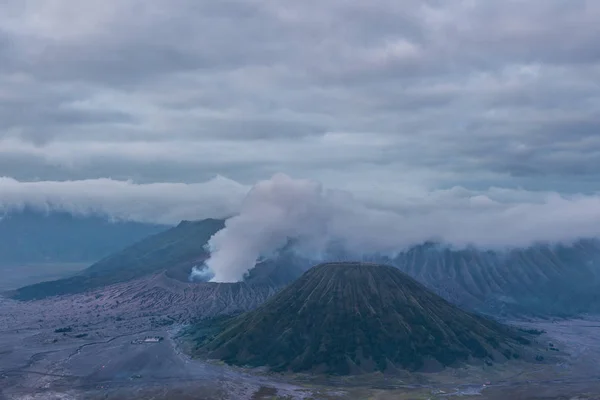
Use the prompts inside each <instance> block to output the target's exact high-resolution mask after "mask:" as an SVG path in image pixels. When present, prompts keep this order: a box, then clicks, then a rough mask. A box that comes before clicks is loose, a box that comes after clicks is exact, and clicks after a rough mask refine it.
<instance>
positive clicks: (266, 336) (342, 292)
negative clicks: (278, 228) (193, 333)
mask: <svg viewBox="0 0 600 400" xmlns="http://www.w3.org/2000/svg"><path fill="white" fill-rule="evenodd" d="M215 333H216V334H215ZM215 333H213V334H212V335H208V337H206V336H205V337H203V338H201V339H197V341H198V346H197V351H198V354H202V355H204V356H207V357H208V358H213V359H221V360H223V361H225V362H226V363H228V364H235V365H242V366H251V367H258V366H267V367H269V368H270V369H271V370H274V371H293V372H302V371H307V372H315V373H326V374H336V375H347V374H354V373H367V372H375V371H389V370H396V369H404V370H423V369H424V368H428V366H431V365H435V366H436V367H437V368H439V367H440V366H454V365H459V364H460V363H461V362H467V361H475V360H477V359H480V360H482V361H483V360H485V361H486V362H488V363H490V362H491V360H498V358H502V359H506V358H513V357H515V358H516V357H518V356H519V355H518V351H519V350H521V349H522V348H523V345H526V344H528V343H529V340H528V339H526V338H525V337H523V336H521V334H520V333H517V331H516V330H514V329H513V328H511V327H508V326H505V325H502V324H500V323H497V322H495V321H492V320H489V319H486V318H484V317H481V316H477V315H474V314H470V313H467V312H465V311H462V310H461V309H459V308H457V307H456V306H453V305H452V304H450V303H448V302H447V301H446V300H444V299H442V298H441V297H439V296H438V295H436V294H434V293H433V292H431V291H430V290H428V289H427V288H426V287H425V286H423V285H421V284H420V283H418V282H417V281H415V280H414V279H412V278H410V277H409V276H408V275H406V274H404V273H402V272H401V271H399V270H398V269H397V268H394V267H390V266H386V265H378V264H366V263H327V264H321V265H318V266H315V267H313V268H312V269H310V270H308V271H307V272H306V273H304V275H302V276H301V277H300V278H299V279H298V280H297V281H295V282H294V283H293V284H291V285H290V286H288V287H287V288H285V289H284V290H283V291H281V292H279V293H278V294H277V295H275V296H273V297H272V298H271V299H270V300H268V301H267V302H266V303H264V304H263V305H262V306H260V307H259V308H257V309H255V310H253V311H250V312H248V313H245V314H242V315H239V316H237V317H235V318H233V319H231V320H229V321H227V322H225V323H221V324H220V327H219V330H218V331H217V332H215Z"/></svg>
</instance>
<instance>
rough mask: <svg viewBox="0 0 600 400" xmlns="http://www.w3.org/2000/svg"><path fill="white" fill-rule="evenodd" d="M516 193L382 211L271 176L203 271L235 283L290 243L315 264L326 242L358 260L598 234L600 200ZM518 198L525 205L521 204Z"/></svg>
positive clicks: (440, 197)
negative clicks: (419, 249) (421, 249)
mask: <svg viewBox="0 0 600 400" xmlns="http://www.w3.org/2000/svg"><path fill="white" fill-rule="evenodd" d="M511 193H513V194H515V193H516V194H517V196H510V194H511ZM524 193H528V192H522V191H507V190H501V189H493V190H491V191H490V195H484V194H473V193H471V192H469V191H467V190H466V189H460V188H456V189H451V190H448V191H438V192H436V193H435V194H431V195H429V196H427V198H423V199H422V202H421V203H420V204H419V202H417V201H415V200H414V199H412V200H406V199H398V202H397V206H396V207H395V209H394V210H390V209H386V210H383V209H381V208H372V207H367V206H366V205H365V203H364V202H361V201H358V200H357V199H355V198H354V197H353V196H352V195H351V194H350V193H347V192H342V191H335V190H327V189H324V188H323V187H322V186H321V185H320V184H318V183H316V182H313V181H309V180H294V179H291V178H290V177H288V176H286V175H283V174H278V175H275V176H274V177H273V178H272V179H270V180H267V181H261V182H259V183H257V184H256V185H255V186H254V187H253V188H252V189H251V190H250V192H249V193H248V195H247V196H246V198H245V199H244V201H243V203H242V206H241V209H240V213H239V214H238V215H236V216H234V217H232V218H230V219H228V220H227V222H226V226H225V228H224V229H223V230H221V231H220V232H218V233H217V234H215V235H214V236H213V237H212V238H211V240H210V241H209V249H210V251H211V257H210V258H209V259H208V260H207V262H206V266H208V268H209V269H210V270H211V271H212V272H213V273H214V277H213V279H212V280H213V281H215V282H235V281H239V280H241V279H242V278H243V276H244V274H245V273H246V272H247V271H248V270H250V269H252V268H253V267H254V265H255V263H256V260H257V259H258V258H259V257H260V256H262V255H268V254H270V253H273V252H274V251H276V250H277V249H279V248H281V247H282V246H284V245H285V244H286V243H287V242H288V241H289V240H290V239H293V240H294V242H295V243H297V244H298V246H299V247H300V248H301V249H302V251H303V252H306V253H307V254H309V255H313V256H314V258H318V257H319V254H320V253H321V252H322V251H324V250H325V249H326V247H327V246H328V245H330V244H331V243H334V242H335V243H336V244H337V245H341V246H342V247H343V248H344V250H345V251H346V252H348V253H350V254H352V253H355V254H356V255H363V254H372V253H384V254H390V253H395V252H398V251H401V250H403V249H406V248H407V247H409V246H412V245H415V244H420V243H423V242H424V241H427V240H435V241H440V242H443V243H447V244H450V245H453V246H457V247H464V246H469V245H474V246H478V247H482V248H506V247H522V246H528V245H530V244H532V243H534V242H569V241H573V240H576V239H578V238H581V237H597V236H599V235H600V197H598V196H583V195H578V196H573V197H570V198H566V197H561V196H560V195H558V194H555V193H536V194H531V195H529V196H524ZM507 197H508V198H510V197H513V198H519V201H520V202H519V203H514V202H511V201H510V200H507ZM523 197H528V200H529V201H530V202H528V203H523V202H522V201H523Z"/></svg>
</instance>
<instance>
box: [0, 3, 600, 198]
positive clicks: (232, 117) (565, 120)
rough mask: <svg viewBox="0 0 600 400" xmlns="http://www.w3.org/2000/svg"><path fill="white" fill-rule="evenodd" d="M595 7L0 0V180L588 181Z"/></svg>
mask: <svg viewBox="0 0 600 400" xmlns="http://www.w3.org/2000/svg"><path fill="white" fill-rule="evenodd" d="M598 21H600V1H597V0H464V1H463V0H447V1H445V0H429V1H424V0H414V1H413V0H370V1H358V0H318V1H317V0H303V1H280V0H273V1H269V0H239V1H238V0H219V1H214V0H152V1H142V0H87V1H81V0H0V177H2V176H3V177H5V178H4V179H2V180H0V191H4V197H6V196H7V195H6V193H9V192H10V193H12V194H11V195H12V196H17V194H18V193H25V192H26V193H29V195H31V193H33V192H35V191H45V190H50V191H51V192H52V195H53V196H59V195H60V193H61V190H63V189H64V190H67V192H65V193H73V192H74V191H77V190H81V189H76V188H77V187H79V188H85V187H88V188H89V187H91V186H90V185H95V186H94V187H96V188H100V187H106V188H108V187H121V188H123V187H125V186H126V187H127V189H126V190H125V191H124V192H123V193H129V194H127V196H130V195H132V194H131V193H133V192H135V193H137V194H136V196H142V195H146V196H148V197H151V195H152V193H157V192H152V191H148V190H149V189H148V188H149V187H152V188H159V191H162V190H164V186H160V185H159V186H151V185H150V186H148V185H146V184H156V183H162V184H165V183H171V184H176V186H173V187H178V188H185V187H187V186H186V185H183V186H182V185H181V184H198V185H209V186H208V187H210V185H211V184H214V181H210V182H208V183H203V182H206V181H208V180H210V179H212V178H214V177H215V176H217V175H218V176H222V177H226V178H228V179H231V180H232V181H231V182H229V181H227V180H224V178H218V179H217V185H220V184H223V182H229V183H227V184H226V185H225V186H227V185H229V186H227V187H228V189H227V190H233V191H239V190H241V189H240V188H241V187H246V186H248V185H252V184H253V183H255V182H256V181H257V180H260V179H268V178H269V177H271V176H272V175H273V174H275V173H278V172H283V173H286V174H289V175H291V176H293V177H299V178H310V179H314V180H317V181H319V182H322V183H323V184H324V185H326V186H327V187H333V188H340V189H346V190H349V191H351V192H354V193H356V194H358V195H359V196H363V197H364V196H365V193H369V194H370V195H371V197H373V198H385V202H387V203H389V202H392V203H393V202H394V199H395V198H397V197H402V196H404V197H406V195H407V194H414V193H421V194H423V193H430V192H432V191H436V190H443V189H449V188H452V187H462V188H466V190H469V191H478V193H479V192H481V191H489V190H496V189H490V188H491V187H495V188H506V189H511V190H515V189H516V191H513V192H511V193H524V192H531V191H543V192H559V193H562V194H569V195H570V194H576V193H582V194H587V195H591V194H593V193H594V192H596V191H598V190H600V46H599V45H598V43H600V23H598ZM99 178H108V180H107V179H104V180H100V181H96V179H99ZM66 180H75V181H82V180H85V181H82V182H79V184H80V185H88V186H77V185H76V184H72V185H71V186H68V185H66V186H65V185H62V186H61V185H60V184H59V182H56V181H66ZM125 180H128V181H130V182H128V183H123V182H117V181H125ZM31 181H37V182H41V183H39V184H37V185H38V186H35V185H34V186H32V185H31V184H28V183H27V182H31ZM211 182H213V183H211ZM218 182H221V183H218ZM138 184H141V185H138ZM102 185H104V186H102ZM107 185H108V186H107ZM111 185H112V186H111ZM119 185H120V186H119ZM123 185H125V186H123ZM177 185H179V186H177ZM191 187H193V188H196V189H194V190H197V189H198V186H193V185H192V186H191ZM48 188H51V189H48ZM140 188H141V189H140ZM144 188H145V189H144ZM8 189H10V191H9V190H8ZM138 189H140V190H138ZM143 190H147V191H146V192H144V191H143ZM185 190H187V189H185ZM194 193H196V192H194ZM226 193H229V192H226ZM236 193H237V192H236ZM160 194H161V195H164V192H161V193H160ZM0 195H1V193H0ZM65 196H66V194H65ZM531 196H533V195H531V194H528V195H527V197H528V198H530V197H531ZM125 198H126V199H127V198H128V197H125ZM173 201H174V200H173ZM190 201H191V200H190ZM236 201H238V200H237V199H236ZM217 203H218V202H217ZM232 208H235V206H232Z"/></svg>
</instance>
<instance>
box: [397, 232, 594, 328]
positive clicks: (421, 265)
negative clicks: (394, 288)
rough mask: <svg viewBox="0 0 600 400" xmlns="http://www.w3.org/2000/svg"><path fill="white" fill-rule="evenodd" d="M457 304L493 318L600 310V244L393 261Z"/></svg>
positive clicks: (441, 252)
mask: <svg viewBox="0 0 600 400" xmlns="http://www.w3.org/2000/svg"><path fill="white" fill-rule="evenodd" d="M386 262H390V263H392V264H393V265H395V266H396V267H398V268H399V269H400V270H402V271H403V272H405V273H407V274H408V275H410V276H412V277H413V278H415V279H416V280H418V281H419V282H421V283H423V284H425V285H426V286H427V287H429V288H430V289H432V290H433V291H434V292H436V293H437V294H439V295H441V296H442V297H444V298H446V299H447V300H449V301H451V302H452V303H454V304H458V305H460V306H462V307H466V308H469V309H471V310H477V311H480V312H485V313H489V314H493V315H515V314H528V315H531V314H537V315H558V316H560V315H563V316H567V315H572V314H578V313H585V312H599V311H600V241H598V240H580V241H577V242H575V243H573V244H572V245H535V246H531V247H529V248H526V249H513V250H508V251H482V250H478V249H474V248H471V249H464V250H451V249H450V248H447V247H444V246H439V245H435V244H425V245H421V246H415V247H413V248H412V249H410V250H408V251H406V252H403V253H401V254H399V255H398V256H397V257H395V258H394V259H391V260H389V259H387V260H386Z"/></svg>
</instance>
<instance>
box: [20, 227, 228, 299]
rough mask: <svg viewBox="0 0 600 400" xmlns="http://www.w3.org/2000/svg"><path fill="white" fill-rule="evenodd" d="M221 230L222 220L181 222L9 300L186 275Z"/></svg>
mask: <svg viewBox="0 0 600 400" xmlns="http://www.w3.org/2000/svg"><path fill="white" fill-rule="evenodd" d="M223 227H224V221H223V220H216V219H205V220H202V221H194V222H189V221H184V222H182V223H180V224H179V225H178V226H176V227H174V228H171V229H169V230H167V231H164V232H162V233H159V234H156V235H153V236H150V237H148V238H146V239H144V240H142V241H140V242H138V243H136V244H134V245H133V246H130V247H128V248H126V249H125V250H122V251H120V252H118V253H115V254H114V255H112V256H109V257H107V258H105V259H103V260H101V261H99V262H97V263H96V264H94V265H92V266H91V267H89V268H87V269H85V270H84V271H82V272H81V273H79V274H77V275H75V276H73V277H70V278H66V279H60V280H57V281H51V282H42V283H38V284H35V285H31V286H26V287H23V288H21V289H18V290H16V291H15V292H14V294H12V297H13V298H14V299H17V300H33V299H41V298H45V297H49V296H56V295H63V294H72V293H80V292H84V291H87V290H91V289H96V288H99V287H103V286H107V285H111V284H114V283H119V282H125V281H129V280H132V279H135V278H139V277H142V276H145V275H149V274H153V273H157V272H161V271H166V270H168V269H170V268H174V269H177V268H178V267H185V270H186V271H189V269H190V268H191V265H193V264H194V263H195V262H201V261H202V260H204V259H205V258H206V256H207V252H206V250H205V249H204V245H205V244H206V243H207V242H208V240H209V239H210V237H211V236H212V235H214V234H215V233H216V232H217V231H219V230H220V229H222V228H223Z"/></svg>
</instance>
